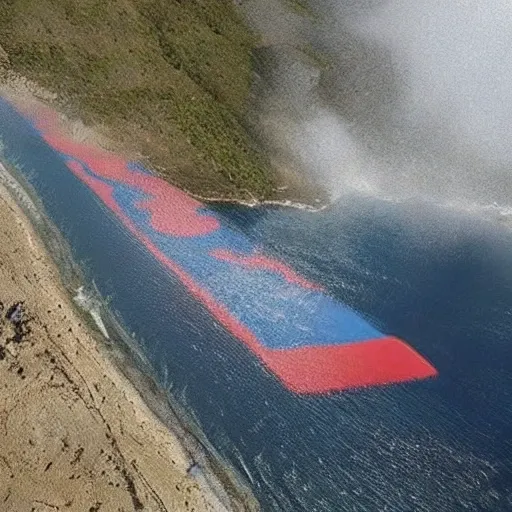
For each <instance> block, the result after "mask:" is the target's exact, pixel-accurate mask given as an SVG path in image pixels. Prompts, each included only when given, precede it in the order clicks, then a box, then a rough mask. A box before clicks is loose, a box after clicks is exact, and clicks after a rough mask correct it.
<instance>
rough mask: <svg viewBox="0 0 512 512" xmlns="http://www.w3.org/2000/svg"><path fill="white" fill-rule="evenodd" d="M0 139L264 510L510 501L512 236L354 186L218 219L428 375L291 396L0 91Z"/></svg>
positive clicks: (498, 505)
mask: <svg viewBox="0 0 512 512" xmlns="http://www.w3.org/2000/svg"><path fill="white" fill-rule="evenodd" d="M0 137H1V139H2V141H3V144H4V155H5V157H6V159H7V160H10V161H14V160H15V161H16V162H17V163H18V165H19V167H20V168H21V172H22V173H23V174H24V177H25V178H26V179H27V180H28V181H29V182H30V183H31V185H32V186H33V188H34V189H35V190H36V192H37V195H38V197H39V198H40V199H41V201H42V202H43V204H44V207H45V209H46V212H47V213H48V215H49V216H50V218H51V219H52V220H53V221H54V222H55V224H56V225H57V226H58V227H59V229H60V230H61V232H62V233H63V235H64V236H65V237H66V239H67V240H68V241H69V243H70V245H71V247H72V250H73V255H74V258H75V260H76V261H77V262H79V263H81V265H82V266H83V268H84V270H85V272H86V274H87V277H88V278H89V279H90V280H94V282H95V284H96V286H97V287H98V289H99V291H100V292H101V294H102V295H103V296H104V297H108V298H109V304H110V307H111V308H112V309H113V310H114V311H115V312H116V314H118V315H119V317H120V318H121V319H122V321H123V323H124V325H125V326H126V328H127V330H128V331H129V332H133V333H135V336H136V339H137V340H138V342H139V343H140V346H141V348H142V350H143V351H144V353H145V354H146V356H147V357H148V359H149V360H150V361H151V363H152V365H153V366H154V369H155V370H156V373H157V375H158V377H159V380H160V384H161V385H162V386H164V387H166V388H168V389H169V392H171V393H172V394H173V395H174V397H176V398H177V399H178V400H179V401H180V402H181V403H182V404H183V405H185V406H186V407H187V408H189V410H190V411H191V412H192V413H193V415H194V417H195V418H196V419H197V421H198V423H199V425H200V427H201V429H202V430H203V431H204V433H205V434H206V436H207V437H208V439H209V440H210V442H211V443H212V444H213V445H214V446H215V448H216V449H217V450H218V451H219V452H220V453H221V454H222V455H223V457H225V458H226V459H227V460H228V461H230V462H231V463H232V464H233V466H234V467H235V468H237V469H238V470H239V472H240V474H241V475H242V476H243V477H244V478H246V479H247V481H248V482H249V483H250V484H251V486H252V488H253V489H254V492H255V494H256V496H257V497H258V499H259V500H260V502H261V504H262V508H263V510H269V511H270V510H285V511H288V510H289V511H301V510H303V511H308V512H310V511H345V510H347V511H348V510H358V511H359V510H363V511H364V510H368V511H373V510H375V511H381V510H391V511H409V510H415V511H416V510H418V511H430V510H432V511H444V510H446V511H448V510H450V511H451V510H473V511H480V510H510V509H512V340H511V338H512V273H511V271H510V269H511V268H512V267H511V263H512V233H511V232H509V231H508V230H507V229H506V228H505V227H502V226H499V225H498V224H493V223H492V222H488V221H483V220H480V219H479V218H478V217H477V216H470V215H463V214H461V213H456V212H449V211H447V210H446V209H443V210H441V209H437V208H436V207H435V206H434V205H428V204H418V203H414V202H411V203H401V204H394V203H391V202H385V201H379V200H377V199H375V198H373V199H372V198H367V197H366V198H365V197H361V196H357V195H352V196H342V197H341V198H340V200H339V201H338V202H337V203H336V204H334V205H333V206H332V207H331V208H329V209H327V210H324V211H323V212H319V213H311V212H305V211H300V210H293V209H282V208H274V207H272V208H269V207H266V208H244V207H239V206H237V207H234V206H217V207H216V208H215V209H216V211H217V213H218V215H220V216H221V217H222V218H223V219H224V222H226V223H227V224H228V225H230V226H231V227H232V228H233V229H234V230H239V231H241V232H242V233H244V235H246V236H248V237H249V238H250V239H252V240H253V241H254V242H255V243H256V244H258V245H261V247H262V248H263V249H264V250H265V252H266V253H268V254H270V255H273V256H277V257H278V258H280V259H282V260H284V261H286V262H287V263H288V264H289V265H291V266H292V267H293V268H294V269H295V270H296V271H297V272H298V273H299V274H301V275H303V276H304V277H306V278H308V279H310V280H312V281H314V282H317V283H319V284H321V285H323V286H324V287H325V288H326V289H327V290H328V292H329V293H330V294H331V295H332V296H333V297H335V298H337V299H339V300H340V301H342V302H344V303H346V304H348V305H349V306H351V307H352V308H354V309H355V310H357V311H358V312H360V313H361V314H362V315H363V316H364V317H365V318H366V319H368V320H369V321H370V322H371V323H372V324H373V325H375V326H376V327H377V328H379V329H380V330H382V331H383V332H387V333H390V334H394V335H397V336H399V337H401V338H403V339H405V340H407V342H408V343H410V344H411V345H412V346H413V347H414V348H415V349H416V350H418V351H419V352H420V353H421V354H422V355H424V356H425V357H427V359H428V360H429V361H431V362H432V363H433V364H434V365H435V367H436V368H437V369H438V371H439V376H438V377H437V378H435V379H431V380H424V381H418V382H412V383H406V384H400V385H391V386H385V387H374V388H369V389H362V390H354V391H346V392H341V393H333V394H328V395H324V396H299V395H296V394H294V393H292V392H290V391H287V390H286V389H285V388H284V387H283V386H282V385H281V383H280V382H279V381H277V380H276V378H275V377H274V376H273V375H272V374H270V373H269V372H268V371H267V370H265V369H264V368H263V367H262V365H261V364H260V362H259V361H258V359H257V358H256V357H255V356H254V355H253V354H252V353H251V352H250V351H249V350H248V349H247V348H246V347H245V346H244V345H243V344H241V343H240V342H239V341H238V340H236V339H235V338H233V336H232V335H230V334H229V333H228V332H227V331H226V330H225V329H224V328H223V327H222V326H221V325H219V324H218V323H217V322H216V321H215V320H214V319H213V318H212V316H211V315H210V313H209V312H208V311H207V310H206V309H205V308H204V306H202V305H201V304H200V303H198V302H197V301H196V300H194V299H193V298H192V297H191V296H190V294H189V293H188V292H187V290H186V289H185V287H184V286H183V285H182V284H181V282H180V281H179V280H178V279H177V278H176V277H175V276H174V275H173V274H172V273H170V272H169V271H168V270H167V269H165V268H164V267H163V266H161V265H160V264H159V263H158V262H157V261H156V260H155V259H154V258H153V256H151V255H150V254H149V253H148V252H147V251H146V249H145V247H144V246H143V245H142V244H140V243H139V242H138V241H137V240H135V239H134V238H133V237H132V236H131V235H130V234H129V233H128V232H127V231H126V230H125V229H124V228H123V227H122V225H121V224H120V223H119V222H118V221H117V220H116V219H115V218H114V217H113V216H112V214H111V213H110V211H109V210H108V209H107V208H106V207H105V206H104V205H103V204H102V203H101V202H100V201H99V200H98V199H97V198H96V196H95V195H93V194H92V193H91V192H90V190H89V189H88V188H87V187H86V186H84V185H83V184H82V183H81V182H80V181H79V180H78V179H77V178H75V177H74V176H73V174H71V173H70V172H69V169H68V168H67V167H66V166H65V164H64V162H63V160H62V159H61V158H60V156H59V155H58V154H57V153H56V152H55V151H54V150H53V149H52V148H50V147H49V146H48V145H47V144H46V143H45V142H43V141H42V140H41V138H40V137H39V135H38V134H37V132H36V131H35V130H33V129H32V128H31V126H30V125H29V124H28V123H27V122H26V121H25V120H24V119H22V118H21V117H20V116H19V115H18V114H17V113H15V112H14V111H13V110H12V109H11V108H10V106H9V105H8V104H6V103H4V102H1V101H0Z"/></svg>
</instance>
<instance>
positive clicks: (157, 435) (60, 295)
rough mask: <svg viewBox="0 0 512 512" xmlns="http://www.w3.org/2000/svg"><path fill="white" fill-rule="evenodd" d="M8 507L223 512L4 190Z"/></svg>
mask: <svg viewBox="0 0 512 512" xmlns="http://www.w3.org/2000/svg"><path fill="white" fill-rule="evenodd" d="M0 225H1V231H0V237H1V240H0V301H1V305H0V309H1V310H2V311H1V320H0V382H1V386H2V388H1V392H0V435H1V439H2V442H1V443H0V509H1V510H2V511H16V512H23V511H27V512H28V511H33V512H43V511H44V512H50V511H68V510H69V511H80V512H84V511H90V512H100V511H101V512H107V511H119V512H121V511H132V510H148V511H190V512H192V511H194V512H200V511H214V510H215V511H216V510H224V508H223V507H222V506H221V505H220V503H219V501H218V499H217V498H216V496H215V495H214V494H213V493H212V492H210V490H209V489H208V488H206V487H205V486H203V485H200V484H199V483H198V480H197V478H196V477H195V476H194V471H192V472H189V470H190V467H191V466H190V464H191V462H190V456H189V455H188V454H187V453H186V451H185V450H184V449H183V448H182V446H181V444H180V442H179V441H178V439H177V437H176V436H174V435H173V434H172V433H171V432H170V431H169V430H168V429H167V428H166V427H165V426H164V425H163V424H162V423H161V422H160V421H159V420H158V419H157V418H156V416H154V415H153V414H152V412H151V411H150V410H149V408H148V407H147V406H146V405H145V403H144V402H143V400H142V398H141V397H140V395H139V394H138V393H137V391H136V390H135V388H134V387H133V386H132V384H131V383H130V382H129V381H128V380H127V379H126V378H125V377H124V376H123V375H122V374H121V373H120V372H119V371H118V370H117V369H116V367H115V366H114V364H113V363H112V362H110V361H109V360H108V358H105V357H104V355H103V354H102V352H101V350H100V348H99V341H98V339H97V338H96V336H97V335H96V334H95V333H93V332H92V331H91V330H90V329H89V327H87V326H86V325H84V323H83V319H82V318H81V317H80V315H79V313H78V312H76V310H75V309H74V307H73V304H72V301H71V299H70V297H69V296H68V294H67V292H66V291H65V289H64V288H63V286H62V285H61V281H60V278H59V273H58V269H57V268H56V266H55V265H54V264H53V262H52V261H51V259H50V258H49V257H48V255H47V253H46V251H45V249H44V247H43V245H42V243H41V242H40V240H39V238H38V236H37V234H36V232H35V231H34V229H33V228H32V226H31V224H30V223H29V221H28V219H27V218H26V217H25V216H24V215H23V213H22V211H21V210H20V208H19V207H18V206H17V205H16V203H15V202H14V200H13V199H12V198H11V196H10V195H9V194H8V192H7V191H6V189H4V188H3V187H2V186H0Z"/></svg>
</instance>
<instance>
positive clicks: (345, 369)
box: [262, 337, 437, 394]
mask: <svg viewBox="0 0 512 512" xmlns="http://www.w3.org/2000/svg"><path fill="white" fill-rule="evenodd" d="M262 359H263V360H264V361H265V363H266V364H267V366H268V367H269V368H270V369H271V370H272V371H273V372H275V373H276V374H277V375H278V376H279V378H280V379H281V380H282V381H283V383H284V384H285V385H286V387H287V388H288V389H290V390H292V391H295V392H296V393H308V394H309V393H327V392H330V391H342V390H344V389H351V388H355V387H366V386H374V385H376V384H378V385H384V384H391V383H397V382H406V381H411V380H419V379H426V378H428V377H435V376H436V375H437V370H436V369H435V368H434V367H433V366H432V365H431V364H430V363H429V362H428V361H427V360H426V359H424V358H423V357H421V356H420V355H419V354H418V353H417V352H416V351H415V350H413V349H412V348H411V347H410V346H409V345H407V343H404V342H403V341H401V340H399V339H398V338H394V337H387V338H379V339H376V340H367V341H363V342H358V343H348V344H343V345H328V346H312V347H301V348H295V349H288V350H271V351H266V353H265V354H263V355H262Z"/></svg>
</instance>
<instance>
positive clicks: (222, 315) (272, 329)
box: [32, 111, 437, 394]
mask: <svg viewBox="0 0 512 512" xmlns="http://www.w3.org/2000/svg"><path fill="white" fill-rule="evenodd" d="M32 121H33V123H34V126H35V127H36V129H37V130H38V132H39V133H40V134H41V136H42V137H43V138H44V140H45V141H46V142H47V143H48V144H49V145H50V146H51V147H53V148H54V149H55V150H56V151H57V152H58V153H59V154H60V155H61V156H62V158H63V159H64V160H65V162H66V164H67V167H68V168H69V169H70V171H71V172H72V173H74V175H75V176H76V177H78V178H79V179H80V180H81V181H82V182H83V183H85V184H86V185H87V186H88V187H89V188H90V189H91V190H92V191H93V192H94V193H95V194H96V195H97V196H98V197H99V198H100V199H101V201H103V203H104V204H105V205H106V206H107V207H108V208H110V210H112V211H113V212H114V213H115V215H116V216H117V217H118V218H119V220H120V221H121V222H122V223H123V224H124V226H125V227H126V228H127V229H128V230H129V231H130V232H131V233H132V234H133V236H135V237H136V238H137V239H138V240H139V241H141V242H142V243H143V244H144V245H145V246H146V248H147V249H148V250H149V251H150V252H151V253H152V254H153V255H154V257H155V258H156V259H157V260H158V261H159V262H160V263H161V264H163V265H164V266H165V267H166V268H167V269H168V270H170V271H171V272H172V273H174V274H175V275H176V276H177V277H178V278H179V279H180V280H181V281H182V283H183V284H184V285H185V286H186V287H187V289H188V290H189V292H190V293H191V294H192V295H193V296H194V297H195V298H196V299H197V300H199V301H200V302H201V303H202V304H203V305H204V306H205V307H206V308H207V309H208V310H209V311H210V313H211V314H212V315H213V317H214V318H215V319H216V320H217V321H218V322H219V323H220V324H222V325H223V326H224V328H226V329H227V330H228V331H229V332H230V333H231V334H233V335H234V336H235V337H236V338H238V339H239V340H240V341H242V342H243V343H244V344H245V345H246V346H247V347H248V348H249V349H250V350H251V351H252V352H253V353H254V354H255V355H256V356H257V357H258V358H259V359H260V360H261V361H262V362H263V363H264V365H265V366H266V367H267V368H268V369H269V370H270V371H271V372H272V373H273V374H274V375H275V376H276V377H277V378H278V379H279V380H280V381H281V382H282V383H283V384H284V385H285V386H286V387H287V388H288V389H290V390H292V391H294V392H298V393H308V394H309V393H326V392H332V391H340V390H344V389H348V388H356V387H364V386H373V385H383V384H390V383H397V382H404V381H410V380H416V379H424V378H427V377H432V376H435V375H436V374H437V371H436V369H435V368H434V367H433V366H432V365H431V364H430V363H429V362H428V361H426V360H425V359H424V358H423V357H422V356H421V355H419V354H418V353H417V352H416V351H415V350H414V349H413V348H412V347H410V346H409V345H408V344H407V343H405V342H403V341H401V340H400V339H398V338H396V337H393V336H386V335H384V334H382V333H381V332H379V331H378V330H377V329H375V328H374V327H372V326H371V325H370V324H368V323H367V322H366V321H365V320H363V319H362V318H361V317H360V316H359V315H357V314H356V313H355V312H354V311H352V310H351V309H350V308H348V307H346V306H344V305H343V304H341V303H339V302H337V301H336V300H334V299H333V298H332V297H330V296H329V295H328V294H326V293H325V292H324V291H323V290H322V288H321V287H320V286H318V285H317V284H315V283H312V282H310V281H308V280H307V279H304V278H303V277H301V276H299V275H298V274H297V273H296V272H294V271H293V270H292V269H291V268H290V267H289V266H287V265H286V264H284V263H282V262H280V261H277V260H275V259H273V258H269V257H267V256H265V255H264V254H263V253H261V252H259V251H258V250H257V249H256V248H255V246H254V245H253V244H252V243H251V242H250V241H249V240H248V239H247V238H246V237H244V236H243V235H242V234H240V233H237V232H235V231H233V230H231V229H230V228H228V227H226V226H225V225H223V224H222V222H221V221H220V219H219V217H218V216H216V215H215V213H213V212H212V211H209V210H208V209H207V208H205V206H204V205H203V204H201V203H200V202H198V201H196V200H195V199H193V198H191V197H190V196H188V195H187V194H185V193H184V192H182V191H180V190H179V189H177V188H176V187H173V186H171V185H170V184H168V183H166V182H165V181H164V180H162V179H160V178H158V177H155V176H153V175H151V173H149V172H147V171H145V170H144V169H142V168H140V167H139V166H136V165H133V164H131V163H130V162H128V161H126V160H124V159H122V158H120V157H119V156H116V155H113V154H111V153H109V152H106V151H104V150H102V149H99V148H97V147H93V146H89V145H86V144H83V143H79V142H76V141H74V140H72V139H71V138H68V137H66V136H64V135H63V134H62V133H61V131H60V130H59V128H58V122H57V121H58V120H57V117H56V116H55V115H54V114H53V113H52V112H48V111H44V112H42V113H41V112H39V113H38V114H37V115H36V116H32Z"/></svg>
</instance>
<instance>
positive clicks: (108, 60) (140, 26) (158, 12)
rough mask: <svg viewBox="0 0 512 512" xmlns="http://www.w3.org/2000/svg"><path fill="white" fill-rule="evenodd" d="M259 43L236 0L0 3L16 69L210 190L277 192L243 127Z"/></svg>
mask: <svg viewBox="0 0 512 512" xmlns="http://www.w3.org/2000/svg"><path fill="white" fill-rule="evenodd" d="M254 43H255V41H254V40H253V36H252V35H251V34H250V33H249V32H248V31H247V30H246V28H245V27H244V26H243V23H242V22H241V20H240V19H239V17H238V14H237V12H236V11H235V8H234V7H233V3H232V1H231V0H108V1H106V0H37V1H33V0H3V1H1V2H0V45H1V46H2V47H3V48H4V50H5V51H6V52H7V54H8V56H9V60H10V65H11V67H12V69H13V70H14V71H16V72H19V73H20V74H22V75H24V76H26V77H27V78H29V79H31V80H33V81H34V82H36V83H38V84H40V85H41V86H43V87H45V88H47V89H49V90H50V91H53V92H56V93H57V94H58V96H59V98H60V101H61V106H65V107H66V109H67V112H68V113H71V114H73V113H79V115H80V117H81V118H82V119H83V120H84V121H85V122H86V123H88V124H90V125H93V126H94V125H101V126H106V127H107V128H108V130H109V133H110V134H111V136H113V138H114V140H116V141H118V142H119V143H121V145H122V146H123V147H126V148H132V149H133V150H134V151H136V152H138V153H141V154H143V155H148V157H149V162H150V164H151V165H152V166H153V167H154V168H156V169H158V170H159V172H160V173H161V174H162V175H164V176H166V177H167V178H168V179H169V180H170V181H171V182H173V183H176V184H178V185H180V186H182V187H184V188H185V189H187V190H191V191H194V192H197V193H199V194H203V195H208V196H217V197H219V196H221V197H237V198H247V197H248V196H249V195H254V196H256V197H258V198H264V197H269V196H270V195H271V194H272V190H273V176H272V173H271V171H270V170H269V166H268V163H267V162H266V160H265V159H264V157H263V156H262V154H261V153H260V151H259V150H258V148H256V147H255V146H254V145H253V143H252V142H251V139H250V137H249V135H248V134H247V132H246V130H245V128H244V126H243V118H244V109H245V105H246V100H247V96H248V92H249V87H250V80H251V68H250V56H251V49H252V46H253V45H254Z"/></svg>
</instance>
